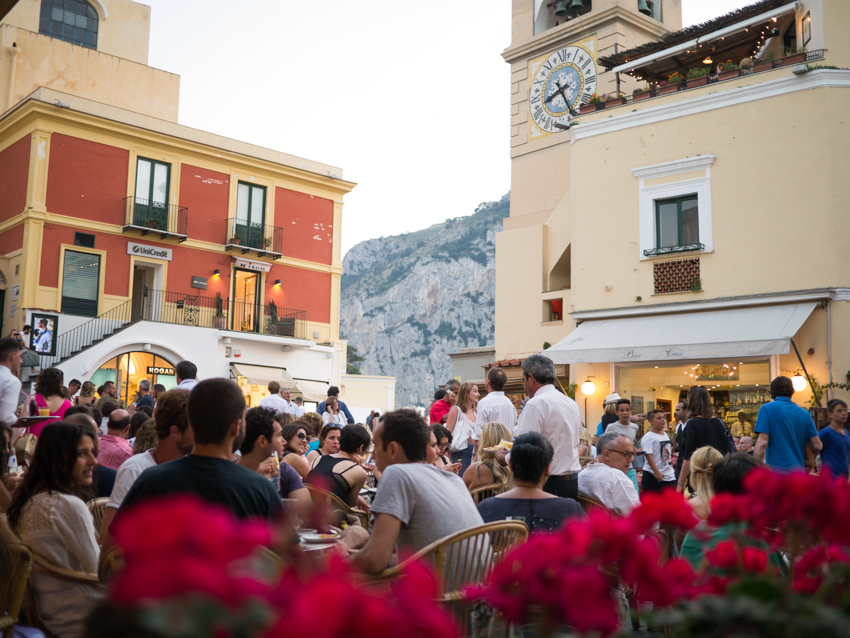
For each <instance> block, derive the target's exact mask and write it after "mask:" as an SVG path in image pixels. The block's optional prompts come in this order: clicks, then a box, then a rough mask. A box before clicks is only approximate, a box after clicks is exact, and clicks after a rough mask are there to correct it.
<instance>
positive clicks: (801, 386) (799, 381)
mask: <svg viewBox="0 0 850 638" xmlns="http://www.w3.org/2000/svg"><path fill="white" fill-rule="evenodd" d="M808 384H809V382H808V381H806V377H804V376H803V375H801V374H795V375H794V376H793V377H791V385H793V386H794V392H801V391H803V390H805V389H806V386H807V385H808Z"/></svg>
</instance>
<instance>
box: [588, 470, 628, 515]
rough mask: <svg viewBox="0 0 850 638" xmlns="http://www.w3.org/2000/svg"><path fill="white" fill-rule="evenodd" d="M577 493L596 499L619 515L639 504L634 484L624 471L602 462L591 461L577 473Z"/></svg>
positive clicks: (625, 513) (626, 513)
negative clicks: (590, 463) (591, 462)
mask: <svg viewBox="0 0 850 638" xmlns="http://www.w3.org/2000/svg"><path fill="white" fill-rule="evenodd" d="M578 493H579V494H582V495H584V496H589V497H590V498H593V499H596V500H597V501H599V502H600V503H602V504H603V505H604V506H605V507H607V508H608V509H609V510H613V511H615V512H617V514H619V515H620V516H628V514H629V512H631V511H632V510H633V509H634V508H635V507H637V506H638V505H639V504H640V498H639V497H638V493H637V490H636V489H635V484H634V483H632V481H631V479H629V477H628V476H626V473H625V472H623V471H621V470H617V469H614V468H613V467H610V466H608V465H605V464H604V463H593V464H592V465H588V466H587V467H586V468H584V469H583V470H582V471H581V472H579V473H578Z"/></svg>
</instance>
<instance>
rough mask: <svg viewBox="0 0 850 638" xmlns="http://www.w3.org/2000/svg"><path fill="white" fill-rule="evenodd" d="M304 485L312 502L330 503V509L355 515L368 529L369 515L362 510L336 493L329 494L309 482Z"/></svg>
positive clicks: (364, 527)
mask: <svg viewBox="0 0 850 638" xmlns="http://www.w3.org/2000/svg"><path fill="white" fill-rule="evenodd" d="M304 487H306V488H307V489H308V490H309V492H310V498H312V499H313V503H314V504H316V505H330V506H331V508H332V509H335V510H339V511H341V512H342V513H343V514H345V515H346V516H356V517H357V518H358V519H359V520H360V524H361V525H362V526H363V529H368V527H369V515H368V514H367V513H366V512H364V511H363V510H361V509H357V508H355V507H351V506H350V505H348V503H345V502H344V501H343V500H342V499H341V498H339V497H338V496H337V495H336V494H331V493H330V492H328V491H327V490H323V489H322V488H321V487H316V486H315V485H310V484H309V483H305V484H304Z"/></svg>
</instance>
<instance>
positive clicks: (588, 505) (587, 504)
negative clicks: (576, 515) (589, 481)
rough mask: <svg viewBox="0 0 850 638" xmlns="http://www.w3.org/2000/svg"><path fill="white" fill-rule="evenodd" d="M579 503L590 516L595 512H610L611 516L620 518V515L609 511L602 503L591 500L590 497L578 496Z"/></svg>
mask: <svg viewBox="0 0 850 638" xmlns="http://www.w3.org/2000/svg"><path fill="white" fill-rule="evenodd" d="M577 500H578V503H579V505H581V506H582V507H583V508H584V511H585V512H587V513H588V514H589V513H590V512H591V511H593V510H602V511H603V512H608V513H609V514H611V516H617V517H619V514H617V513H616V512H613V511H611V510H609V509H608V508H607V507H605V506H604V505H603V504H602V503H600V502H599V501H597V500H596V499H595V498H591V497H590V496H583V495H581V494H579V495H578V499H577Z"/></svg>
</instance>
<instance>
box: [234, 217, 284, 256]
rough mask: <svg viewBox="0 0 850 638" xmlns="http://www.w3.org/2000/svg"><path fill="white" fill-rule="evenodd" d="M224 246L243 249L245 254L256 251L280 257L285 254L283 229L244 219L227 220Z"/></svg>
mask: <svg viewBox="0 0 850 638" xmlns="http://www.w3.org/2000/svg"><path fill="white" fill-rule="evenodd" d="M224 245H225V247H226V248H227V249H230V248H237V249H240V248H241V249H242V252H243V253H247V252H249V251H252V250H253V251H255V252H257V253H258V254H260V255H261V256H262V255H265V254H266V253H268V254H272V255H276V256H280V255H281V254H282V253H283V228H278V227H277V226H265V225H263V224H257V223H254V222H249V221H246V220H244V219H238V218H236V217H231V218H229V219H228V220H227V230H226V238H225V242H224Z"/></svg>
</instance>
